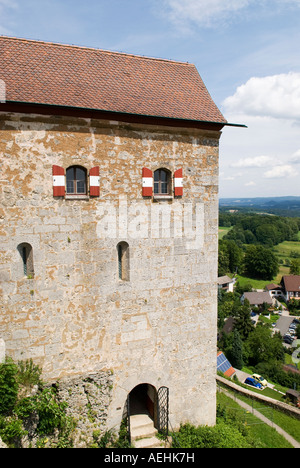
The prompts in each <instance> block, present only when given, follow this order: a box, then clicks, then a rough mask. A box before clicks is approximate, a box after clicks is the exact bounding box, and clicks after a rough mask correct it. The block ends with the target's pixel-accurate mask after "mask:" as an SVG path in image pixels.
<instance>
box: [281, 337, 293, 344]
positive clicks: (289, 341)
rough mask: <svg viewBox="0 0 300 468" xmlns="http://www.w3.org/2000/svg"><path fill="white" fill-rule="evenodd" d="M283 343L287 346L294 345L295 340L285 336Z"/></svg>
mask: <svg viewBox="0 0 300 468" xmlns="http://www.w3.org/2000/svg"><path fill="white" fill-rule="evenodd" d="M283 341H284V342H285V343H287V344H292V343H293V341H294V340H293V338H292V337H291V335H284V337H283Z"/></svg>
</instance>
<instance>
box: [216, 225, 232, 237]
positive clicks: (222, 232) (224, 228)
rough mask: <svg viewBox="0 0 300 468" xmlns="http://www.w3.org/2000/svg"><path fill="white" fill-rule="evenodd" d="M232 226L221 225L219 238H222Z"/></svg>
mask: <svg viewBox="0 0 300 468" xmlns="http://www.w3.org/2000/svg"><path fill="white" fill-rule="evenodd" d="M230 229H232V227H219V239H222V238H223V237H224V236H225V235H226V234H227V232H228V231H230Z"/></svg>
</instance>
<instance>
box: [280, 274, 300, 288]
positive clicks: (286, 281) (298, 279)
mask: <svg viewBox="0 0 300 468" xmlns="http://www.w3.org/2000/svg"><path fill="white" fill-rule="evenodd" d="M282 283H283V286H284V288H285V290H286V291H300V276H299V275H290V276H283V277H282Z"/></svg>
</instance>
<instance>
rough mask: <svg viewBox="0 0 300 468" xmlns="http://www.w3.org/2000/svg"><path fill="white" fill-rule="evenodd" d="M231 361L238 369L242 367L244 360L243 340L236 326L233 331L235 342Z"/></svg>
mask: <svg viewBox="0 0 300 468" xmlns="http://www.w3.org/2000/svg"><path fill="white" fill-rule="evenodd" d="M230 361H231V364H232V366H233V367H235V368H236V369H242V367H243V365H244V362H243V342H242V340H241V336H240V334H239V332H238V330H237V329H236V328H235V329H234V332H233V342H232V348H231V353H230Z"/></svg>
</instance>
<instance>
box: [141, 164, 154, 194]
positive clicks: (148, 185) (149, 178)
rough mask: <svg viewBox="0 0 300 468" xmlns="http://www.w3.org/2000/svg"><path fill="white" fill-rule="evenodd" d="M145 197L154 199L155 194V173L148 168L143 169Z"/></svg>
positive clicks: (143, 191) (143, 192)
mask: <svg viewBox="0 0 300 468" xmlns="http://www.w3.org/2000/svg"><path fill="white" fill-rule="evenodd" d="M142 177H143V190H142V194H143V197H152V194H153V173H152V171H151V170H150V169H147V167H143V172H142Z"/></svg>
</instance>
